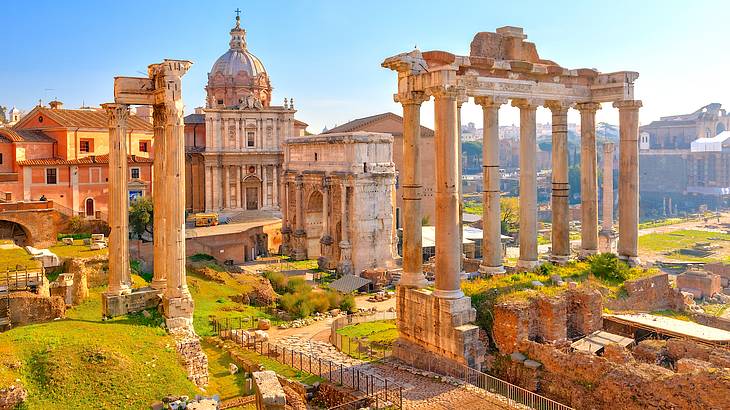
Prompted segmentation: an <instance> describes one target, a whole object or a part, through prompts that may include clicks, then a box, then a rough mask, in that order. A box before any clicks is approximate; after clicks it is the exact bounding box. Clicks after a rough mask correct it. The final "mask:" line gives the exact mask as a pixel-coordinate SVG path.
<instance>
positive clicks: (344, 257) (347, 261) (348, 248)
mask: <svg viewBox="0 0 730 410" xmlns="http://www.w3.org/2000/svg"><path fill="white" fill-rule="evenodd" d="M340 207H341V218H340V261H339V263H338V265H337V270H338V271H339V273H340V274H341V275H351V274H353V273H354V272H353V266H352V245H351V244H350V212H349V209H350V202H349V195H348V194H347V185H346V181H345V180H344V179H343V181H342V185H340Z"/></svg>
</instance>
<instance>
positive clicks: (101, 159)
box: [18, 154, 153, 166]
mask: <svg viewBox="0 0 730 410" xmlns="http://www.w3.org/2000/svg"><path fill="white" fill-rule="evenodd" d="M127 162H128V163H130V164H144V163H147V164H150V163H152V162H153V161H152V159H150V158H145V157H138V156H136V155H128V156H127ZM108 163H109V154H104V155H89V156H88V157H83V158H79V159H63V158H36V159H26V160H23V161H18V165H23V166H34V165H93V164H108Z"/></svg>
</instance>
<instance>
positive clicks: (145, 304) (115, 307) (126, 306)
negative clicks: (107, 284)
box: [101, 287, 160, 318]
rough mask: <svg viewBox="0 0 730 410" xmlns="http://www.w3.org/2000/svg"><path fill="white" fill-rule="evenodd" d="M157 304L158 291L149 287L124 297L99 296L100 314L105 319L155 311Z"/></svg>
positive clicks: (158, 298)
mask: <svg viewBox="0 0 730 410" xmlns="http://www.w3.org/2000/svg"><path fill="white" fill-rule="evenodd" d="M159 304H160V295H159V291H158V290H156V289H152V288H149V287H147V288H140V289H134V290H132V293H128V294H124V295H115V294H110V293H102V295H101V312H102V315H103V316H104V317H107V318H112V317H117V316H122V315H126V314H129V313H136V312H141V311H143V310H146V309H156V308H157V306H158V305H159Z"/></svg>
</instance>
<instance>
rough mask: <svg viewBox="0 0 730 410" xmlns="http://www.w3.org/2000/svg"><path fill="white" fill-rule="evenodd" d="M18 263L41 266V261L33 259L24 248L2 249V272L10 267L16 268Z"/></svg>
mask: <svg viewBox="0 0 730 410" xmlns="http://www.w3.org/2000/svg"><path fill="white" fill-rule="evenodd" d="M4 245H5V244H4ZM16 265H20V266H26V267H28V268H39V267H40V266H41V263H40V261H37V260H33V258H31V257H30V255H29V254H28V252H26V251H25V249H23V248H15V247H14V248H8V249H0V272H1V271H4V270H5V269H8V268H10V269H15V267H16Z"/></svg>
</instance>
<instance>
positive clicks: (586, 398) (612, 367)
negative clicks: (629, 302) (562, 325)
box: [519, 341, 730, 410]
mask: <svg viewBox="0 0 730 410" xmlns="http://www.w3.org/2000/svg"><path fill="white" fill-rule="evenodd" d="M616 348H617V349H621V348H619V347H618V346H617V347H616ZM519 350H520V351H521V352H523V353H524V354H526V355H527V356H528V357H530V358H531V359H533V360H536V361H538V362H540V363H541V364H542V367H541V369H542V370H540V371H538V373H537V378H538V380H539V386H540V389H539V393H541V394H543V395H546V396H548V397H550V398H553V399H554V400H557V401H560V402H563V403H565V404H568V405H570V406H572V407H574V408H586V409H594V408H597V409H627V410H639V409H646V408H659V409H697V410H699V409H714V408H717V409H719V408H724V407H725V406H726V405H727V401H726V400H727V398H728V397H730V383H728V382H727V380H728V378H730V369H727V368H720V367H718V366H716V365H713V364H711V363H709V362H704V361H703V362H702V363H701V366H699V365H697V363H696V362H690V361H687V359H684V360H685V362H683V363H684V364H683V367H684V368H685V369H686V368H691V370H692V371H691V372H687V373H681V372H676V373H675V372H673V371H671V370H669V369H666V368H664V367H661V366H656V365H653V364H646V363H640V362H636V361H634V360H632V359H631V358H630V357H628V356H626V354H616V355H613V357H612V360H608V359H607V358H605V357H599V356H595V355H592V354H586V353H581V352H567V351H561V350H559V349H555V348H554V347H553V346H550V345H544V344H538V343H535V342H531V341H523V342H521V343H520V345H519ZM623 353H626V352H623ZM695 360H697V359H695ZM698 361H699V360H698ZM519 366H521V364H519ZM690 392H691V393H690ZM688 393H690V394H688Z"/></svg>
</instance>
